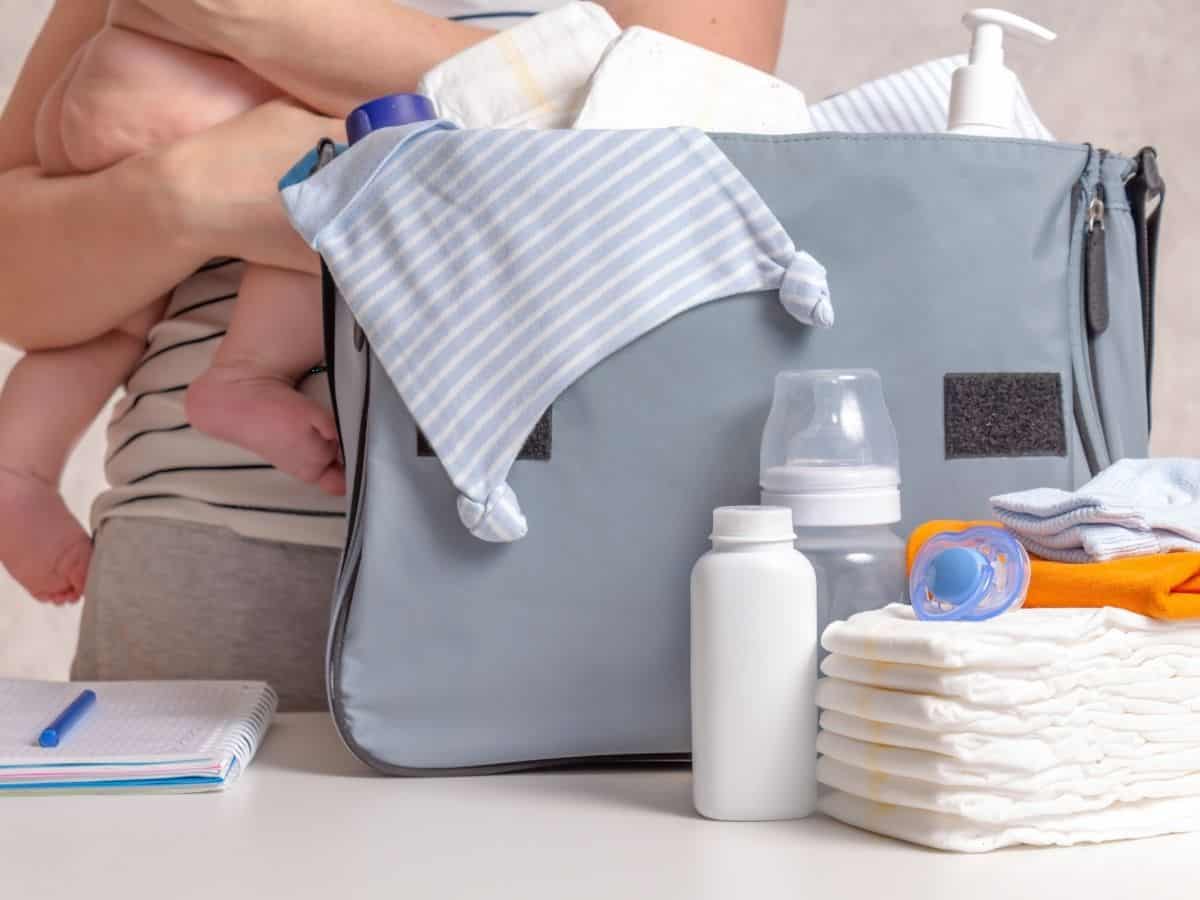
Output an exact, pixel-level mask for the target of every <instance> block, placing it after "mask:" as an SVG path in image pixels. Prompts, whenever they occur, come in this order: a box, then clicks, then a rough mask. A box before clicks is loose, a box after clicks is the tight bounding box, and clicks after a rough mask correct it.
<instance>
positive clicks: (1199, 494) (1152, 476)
mask: <svg viewBox="0 0 1200 900" xmlns="http://www.w3.org/2000/svg"><path fill="white" fill-rule="evenodd" d="M992 507H993V509H994V510H995V513H996V517H997V518H999V519H1000V521H1001V522H1003V523H1004V524H1005V525H1006V526H1008V527H1009V528H1010V529H1011V530H1012V531H1014V532H1016V534H1017V537H1018V538H1019V539H1020V540H1021V543H1022V544H1024V545H1025V547H1026V548H1027V549H1028V550H1029V551H1030V552H1031V553H1034V554H1036V555H1038V556H1041V557H1043V558H1044V559H1053V560H1058V561H1060V562H1100V561H1103V560H1108V559H1119V558H1121V557H1126V556H1147V555H1150V554H1154V553H1169V552H1171V551H1174V550H1190V551H1195V550H1200V459H1181V458H1162V459H1123V460H1120V461H1119V462H1116V463H1114V464H1113V465H1111V466H1109V468H1107V469H1105V470H1104V471H1103V472H1101V473H1100V474H1099V475H1097V476H1096V477H1095V478H1093V479H1092V480H1091V481H1089V482H1088V483H1087V484H1085V485H1084V486H1083V487H1081V488H1080V489H1079V490H1078V491H1074V492H1069V491H1060V490H1056V489H1054V488H1035V489H1034V490H1029V491H1019V492H1017V493H1013V494H1002V495H1001V496H998V497H993V498H992Z"/></svg>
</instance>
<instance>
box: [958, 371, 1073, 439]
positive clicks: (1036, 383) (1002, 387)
mask: <svg viewBox="0 0 1200 900" xmlns="http://www.w3.org/2000/svg"><path fill="white" fill-rule="evenodd" d="M1062 398H1063V393H1062V378H1061V377H1060V376H1059V374H1058V373H1057V372H996V373H992V372H952V373H949V374H947V375H946V378H945V385H944V399H945V430H946V459H977V458H980V457H993V456H1066V455H1067V432H1066V427H1065V424H1064V422H1063V399H1062Z"/></svg>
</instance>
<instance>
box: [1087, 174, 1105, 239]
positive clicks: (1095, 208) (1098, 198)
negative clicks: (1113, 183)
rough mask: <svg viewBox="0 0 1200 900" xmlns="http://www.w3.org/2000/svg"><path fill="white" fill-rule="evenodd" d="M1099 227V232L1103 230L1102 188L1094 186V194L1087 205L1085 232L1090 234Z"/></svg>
mask: <svg viewBox="0 0 1200 900" xmlns="http://www.w3.org/2000/svg"><path fill="white" fill-rule="evenodd" d="M1097 225H1099V226H1100V230H1101V231H1103V230H1104V186H1103V185H1100V184H1098V185H1096V194H1095V196H1094V197H1092V202H1091V203H1089V204H1088V217H1087V230H1088V234H1091V233H1092V232H1093V231H1094V230H1095V228H1096V226H1097Z"/></svg>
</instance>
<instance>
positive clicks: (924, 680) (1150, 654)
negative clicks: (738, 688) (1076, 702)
mask: <svg viewBox="0 0 1200 900" xmlns="http://www.w3.org/2000/svg"><path fill="white" fill-rule="evenodd" d="M821 671H822V672H824V673H825V674H826V675H828V676H830V677H832V678H839V679H841V680H843V681H853V682H855V683H857V684H865V685H869V686H871V687H880V688H886V689H889V690H896V691H907V692H909V693H914V694H939V695H941V696H943V697H958V698H960V699H962V700H966V701H968V702H970V703H981V704H984V705H988V706H1015V705H1018V704H1022V703H1031V702H1033V701H1036V700H1046V699H1049V698H1051V697H1055V696H1059V695H1062V694H1066V693H1070V692H1072V691H1074V690H1076V689H1078V688H1089V689H1101V690H1103V689H1107V688H1110V687H1111V688H1116V687H1119V686H1121V685H1139V684H1140V685H1154V684H1156V683H1159V682H1163V681H1165V680H1168V679H1176V678H1200V656H1197V657H1191V656H1186V655H1184V654H1179V653H1174V654H1166V655H1159V654H1157V653H1156V652H1155V648H1142V649H1141V650H1138V651H1136V652H1134V653H1132V654H1131V655H1130V656H1129V657H1128V658H1126V659H1117V658H1113V657H1107V658H1101V659H1089V660H1086V661H1082V662H1081V661H1079V660H1072V659H1061V660H1056V661H1054V662H1052V663H1050V664H1048V665H1043V666H1033V667H1031V668H1028V669H1011V668H994V669H935V668H933V667H931V666H917V665H907V664H904V663H890V662H885V661H883V660H875V659H860V658H859V657H856V656H846V655H845V654H842V653H831V654H830V655H829V656H827V657H825V660H824V661H823V662H822V663H821ZM1197 683H1200V682H1197Z"/></svg>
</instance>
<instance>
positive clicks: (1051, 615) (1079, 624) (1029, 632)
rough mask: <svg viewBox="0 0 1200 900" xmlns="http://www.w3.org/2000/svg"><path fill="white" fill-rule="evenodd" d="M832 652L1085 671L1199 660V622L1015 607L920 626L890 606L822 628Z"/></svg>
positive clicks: (935, 664) (947, 665)
mask: <svg viewBox="0 0 1200 900" xmlns="http://www.w3.org/2000/svg"><path fill="white" fill-rule="evenodd" d="M821 645H822V646H823V647H824V648H825V649H826V650H828V651H829V652H830V653H843V654H846V655H847V656H855V657H858V658H860V659H869V660H882V661H884V662H895V663H908V664H912V665H918V666H929V667H931V668H937V669H968V668H969V669H1029V668H1031V667H1037V666H1055V665H1057V666H1064V667H1068V669H1069V667H1071V666H1076V667H1083V666H1086V665H1089V664H1093V663H1094V662H1095V661H1097V660H1107V659H1112V660H1126V661H1133V660H1140V661H1148V660H1152V659H1163V658H1166V657H1171V656H1184V657H1191V658H1198V659H1200V621H1198V622H1196V623H1195V624H1192V623H1183V622H1166V621H1160V620H1158V619H1150V618H1147V617H1146V616H1140V615H1138V614H1137V613H1132V612H1129V611H1128V610H1124V609H1116V608H1114V607H1109V606H1106V607H1101V608H1099V609H1018V610H1013V611H1012V612H1008V613H1005V614H1004V615H1002V616H997V617H996V618H994V619H988V620H987V621H985V622H969V623H963V622H929V621H922V620H920V619H918V618H917V617H916V614H915V613H913V611H912V607H910V606H907V605H905V604H900V603H893V604H892V605H890V606H886V607H884V608H883V609H878V610H871V611H869V612H862V613H858V614H857V615H854V616H851V617H850V618H849V619H847V620H846V621H844V622H834V623H833V624H831V625H830V626H829V627H828V628H826V629H825V633H824V635H822V637H821Z"/></svg>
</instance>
